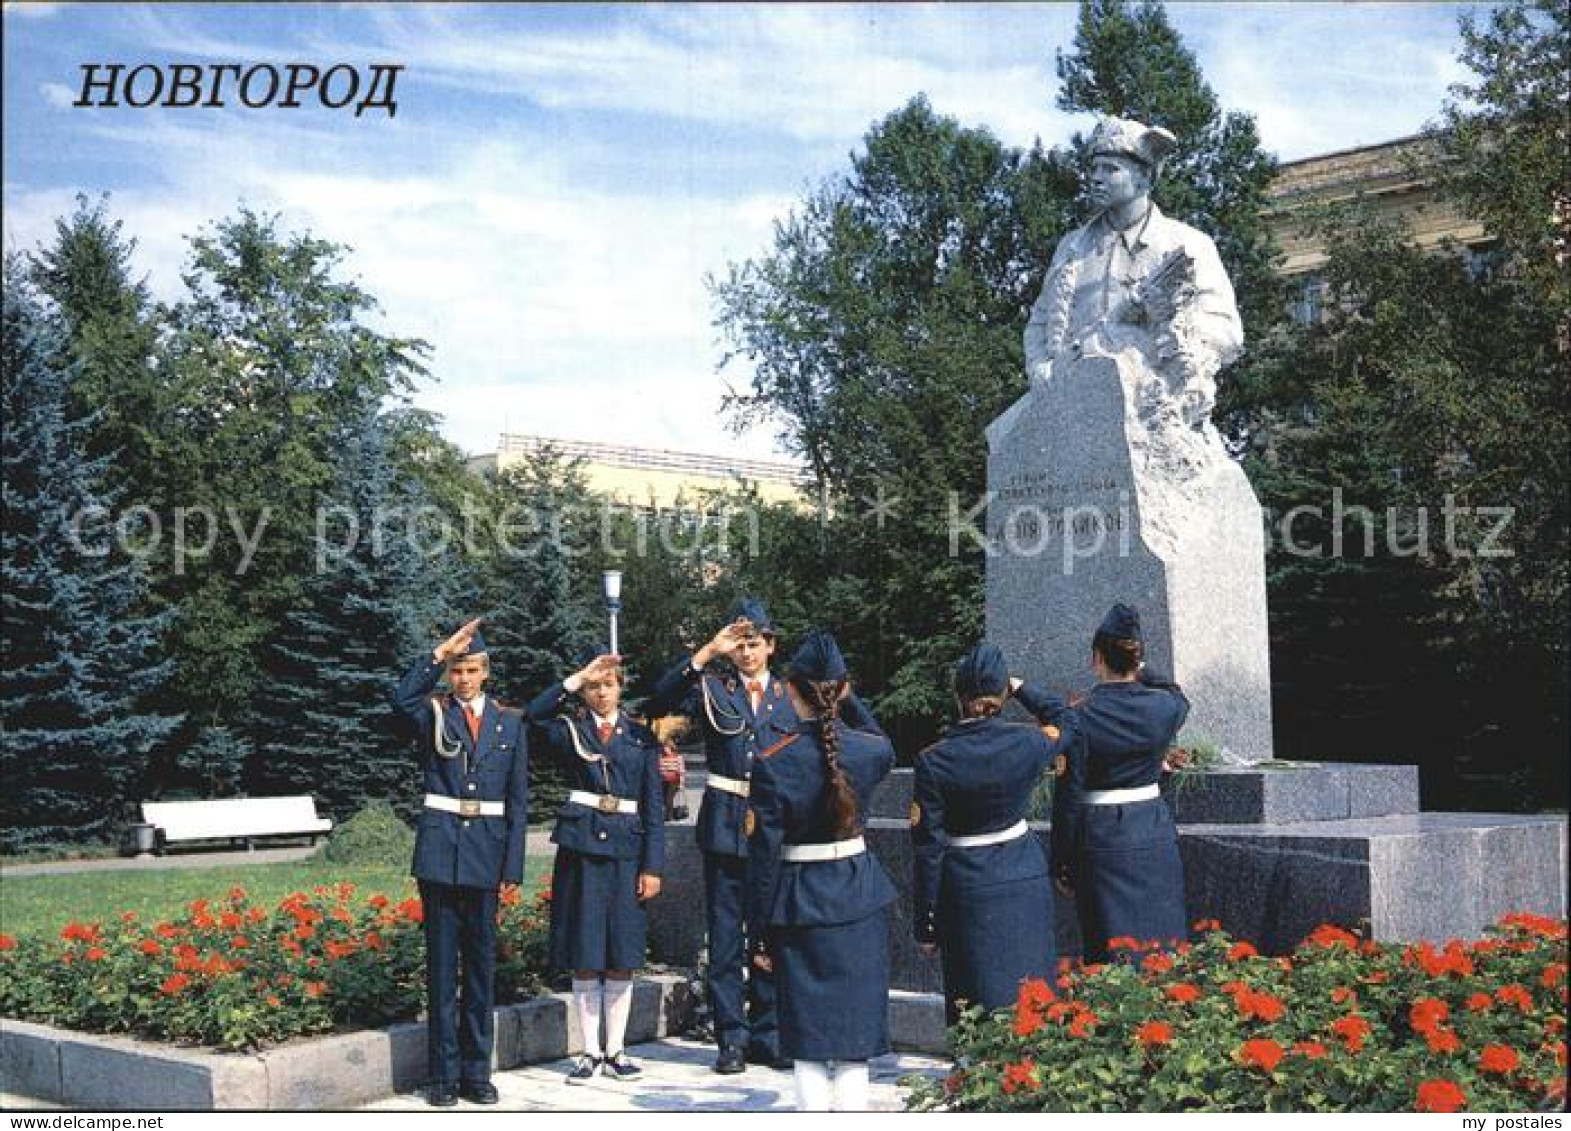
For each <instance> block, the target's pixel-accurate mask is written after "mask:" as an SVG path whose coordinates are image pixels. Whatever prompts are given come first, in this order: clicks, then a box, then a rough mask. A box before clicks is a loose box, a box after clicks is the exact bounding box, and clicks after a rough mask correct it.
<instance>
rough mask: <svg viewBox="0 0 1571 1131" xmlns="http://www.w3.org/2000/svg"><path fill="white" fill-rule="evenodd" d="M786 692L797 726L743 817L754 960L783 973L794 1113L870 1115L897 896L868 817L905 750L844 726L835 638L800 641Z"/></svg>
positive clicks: (843, 688) (843, 686)
mask: <svg viewBox="0 0 1571 1131" xmlns="http://www.w3.org/2000/svg"><path fill="white" fill-rule="evenodd" d="M786 688H787V692H788V694H789V695H790V697H791V702H792V705H793V706H794V707H795V709H796V713H797V717H798V719H799V720H800V722H799V723H798V726H797V730H796V731H795V733H793V734H791V735H789V736H787V737H786V738H785V739H783V740H781V741H780V742H778V743H776V744H775V745H774V746H772V747H770V748H769V749H768V750H766V751H764V752H763V753H762V755H761V756H760V757H759V759H758V761H757V763H756V764H755V766H754V769H753V779H752V782H753V784H752V793H751V797H750V803H751V804H750V808H749V812H748V818H747V825H748V864H749V867H748V875H749V890H748V904H747V915H748V919H747V921H748V927H749V930H748V935H749V937H750V938H751V939H752V940H753V943H752V949H753V963H754V965H755V966H756V967H758V968H759V969H761V970H768V971H772V972H773V974H774V978H775V985H776V987H777V993H778V997H779V1014H780V1051H781V1054H782V1055H784V1056H787V1057H790V1058H791V1059H792V1060H793V1061H794V1062H795V1065H794V1072H795V1074H796V1086H797V1108H798V1110H801V1111H865V1110H866V1109H867V1101H868V1072H867V1062H868V1061H869V1060H870V1059H872V1058H873V1057H875V1056H880V1055H882V1054H884V1053H886V1052H888V1051H889V1031H888V1024H887V1011H888V1006H889V944H888V926H887V922H886V920H887V915H888V912H887V908H888V907H889V905H890V904H891V903H893V902H894V900H895V889H894V885H893V884H891V883H890V882H889V877H888V876H887V875H885V874H884V870H883V868H882V867H881V866H880V865H879V863H878V860H877V859H876V858H875V857H874V856H873V855H872V854H871V853H869V852H868V850H867V845H866V842H865V841H864V840H863V839H862V835H861V834H862V814H863V813H865V812H867V810H868V807H869V805H870V804H871V801H872V796H873V790H874V789H875V788H876V787H877V785H878V783H879V782H880V781H882V780H883V779H884V778H885V777H886V776H887V775H888V773H889V771H890V770H891V769H892V768H893V767H894V764H895V751H894V747H893V746H891V745H890V743H889V740H888V739H887V738H885V737H883V736H882V735H875V734H870V733H867V732H864V731H857V730H852V729H850V728H849V727H847V726H846V725H845V724H844V723H843V722H841V721H840V719H839V717H838V716H839V712H840V705H841V702H842V701H843V700H844V699H845V697H846V696H847V695H848V694H849V692H850V682H849V679H848V673H847V671H846V664H845V658H844V657H843V656H842V655H841V654H840V649H839V647H838V646H837V645H836V644H835V640H834V637H832V636H830V635H829V634H828V633H827V632H821V631H815V632H812V633H809V634H808V636H807V638H806V639H805V640H804V641H803V642H802V646H801V648H800V649H798V650H797V653H796V655H795V656H794V657H793V658H792V660H791V664H790V667H789V669H788V670H787V675H786Z"/></svg>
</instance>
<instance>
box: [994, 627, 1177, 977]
mask: <svg viewBox="0 0 1571 1131" xmlns="http://www.w3.org/2000/svg"><path fill="white" fill-rule="evenodd" d="M1091 667H1092V670H1093V671H1094V672H1095V673H1096V677H1097V684H1096V686H1095V687H1094V688H1092V689H1091V692H1090V694H1088V695H1086V696H1085V697H1084V698H1083V699H1081V700H1080V701H1079V702H1077V703H1075V704H1074V705H1073V706H1071V707H1066V705H1065V704H1064V703H1063V702H1062V701H1060V700H1058V699H1056V698H1054V697H1052V696H1048V695H1038V694H1036V693H1034V692H1032V691H1030V690H1029V689H1028V688H1021V689H1020V690H1019V691H1018V692H1017V697H1018V698H1019V699H1020V701H1021V703H1023V704H1024V705H1025V706H1026V707H1027V708H1028V709H1030V710H1031V711H1032V712H1033V713H1034V714H1036V715H1037V717H1038V718H1040V719H1043V720H1044V721H1052V720H1057V719H1061V718H1063V717H1064V715H1065V713H1066V711H1067V714H1068V716H1069V717H1072V718H1073V725H1074V730H1075V741H1074V742H1073V743H1072V744H1071V746H1070V748H1069V752H1068V753H1069V758H1068V765H1067V773H1066V775H1065V776H1064V777H1062V778H1060V779H1059V782H1058V787H1057V788H1056V789H1055V790H1054V794H1053V872H1054V877H1055V879H1056V880H1057V882H1058V883H1059V885H1060V886H1061V887H1062V888H1064V889H1065V890H1066V891H1073V892H1074V895H1075V906H1076V908H1077V910H1078V912H1079V916H1080V937H1081V939H1082V941H1083V943H1084V947H1085V958H1086V960H1087V961H1088V962H1106V961H1107V960H1108V959H1109V958H1110V957H1111V958H1114V959H1122V960H1124V961H1135V960H1138V958H1139V957H1140V952H1141V950H1143V949H1146V948H1148V947H1150V946H1151V945H1152V944H1155V945H1158V946H1170V945H1174V944H1175V943H1177V942H1179V941H1181V940H1183V939H1184V938H1185V937H1186V936H1187V934H1188V929H1187V923H1188V916H1186V915H1185V913H1184V866H1183V862H1182V861H1181V860H1180V858H1179V855H1178V830H1177V828H1176V827H1175V826H1174V824H1173V814H1172V812H1171V811H1170V810H1169V809H1168V804H1167V801H1166V800H1165V799H1164V798H1163V797H1162V795H1161V791H1160V788H1159V786H1160V782H1161V777H1162V773H1163V769H1164V766H1165V764H1166V759H1167V753H1168V748H1169V747H1170V746H1172V744H1173V742H1174V740H1175V739H1176V738H1177V737H1178V731H1179V728H1180V727H1182V726H1183V725H1184V719H1185V718H1186V717H1188V714H1189V700H1188V699H1186V698H1185V697H1184V693H1183V691H1181V690H1180V689H1179V687H1178V685H1177V684H1176V683H1170V682H1168V681H1166V680H1165V679H1163V678H1162V677H1161V676H1158V675H1156V674H1154V673H1152V672H1151V671H1150V670H1148V669H1147V668H1146V666H1145V644H1144V641H1143V639H1142V636H1141V632H1140V614H1139V613H1137V612H1136V611H1135V610H1134V609H1132V608H1130V607H1129V606H1128V605H1114V606H1113V607H1112V608H1111V609H1110V610H1109V611H1108V614H1107V616H1106V617H1104V618H1103V619H1102V623H1101V625H1100V626H1099V627H1098V628H1097V630H1096V635H1095V636H1094V637H1093V638H1092V640H1091ZM1117 938H1127V939H1131V940H1133V941H1134V942H1135V943H1136V944H1137V945H1136V946H1135V947H1132V948H1131V947H1123V948H1120V949H1119V950H1118V952H1117V953H1114V954H1111V955H1110V954H1109V947H1108V940H1109V939H1117Z"/></svg>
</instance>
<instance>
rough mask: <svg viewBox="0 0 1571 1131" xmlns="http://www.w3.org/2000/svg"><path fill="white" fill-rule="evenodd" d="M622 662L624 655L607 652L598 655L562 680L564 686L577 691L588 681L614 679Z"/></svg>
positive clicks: (595, 681)
mask: <svg viewBox="0 0 1571 1131" xmlns="http://www.w3.org/2000/svg"><path fill="white" fill-rule="evenodd" d="M621 663H622V657H621V656H616V655H612V654H611V653H609V652H607V653H606V654H605V655H603V656H596V657H595V658H594V659H592V660H590V661H589V662H588V663H587V664H585V665H584V666H583V667H582V668H579V669H578V670H577V671H576V672H574V673H573V674H572V675H570V676H568V677H567V678H566V679H564V680H563V681H562V686H563V687H565V688H566V689H567V690H568V691H570V692H573V693H576V692H577V691H578V689H579V688H580V687H582V686H583V685H584V684H586V683H598V682H600V681H601V680H607V679H612V678H614V677H615V676H616V669H617V667H618V666H619V665H620V664H621Z"/></svg>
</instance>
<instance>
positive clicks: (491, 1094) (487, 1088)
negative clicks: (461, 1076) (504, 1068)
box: [458, 1080, 502, 1104]
mask: <svg viewBox="0 0 1571 1131" xmlns="http://www.w3.org/2000/svg"><path fill="white" fill-rule="evenodd" d="M458 1094H459V1095H460V1096H462V1097H463V1098H464V1099H466V1100H468V1101H469V1102H470V1103H472V1104H494V1103H500V1102H501V1101H502V1097H501V1096H499V1095H497V1094H496V1085H495V1084H493V1083H491V1081H489V1080H477V1081H474V1082H470V1081H468V1080H465V1081H464V1082H463V1083H462V1084H460V1085H458Z"/></svg>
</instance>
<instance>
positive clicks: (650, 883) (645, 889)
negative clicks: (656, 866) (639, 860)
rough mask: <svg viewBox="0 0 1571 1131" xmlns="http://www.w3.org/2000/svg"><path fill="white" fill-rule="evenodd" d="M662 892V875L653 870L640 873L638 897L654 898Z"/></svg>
mask: <svg viewBox="0 0 1571 1131" xmlns="http://www.w3.org/2000/svg"><path fill="white" fill-rule="evenodd" d="M659 894H660V877H659V876H657V875H655V874H654V873H653V872H640V873H638V898H639V899H653V898H654V897H655V896H657V895H659Z"/></svg>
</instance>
